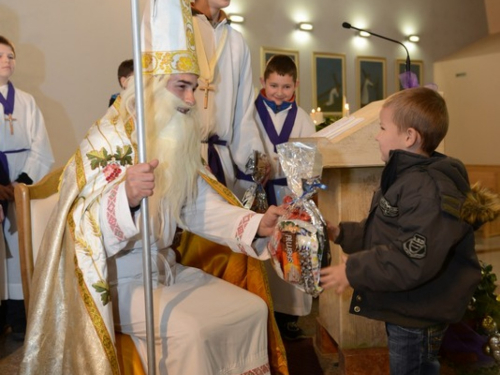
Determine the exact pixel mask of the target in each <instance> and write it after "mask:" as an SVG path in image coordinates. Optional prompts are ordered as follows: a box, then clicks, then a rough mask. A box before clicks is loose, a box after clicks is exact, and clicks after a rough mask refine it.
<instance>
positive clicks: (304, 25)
mask: <svg viewBox="0 0 500 375" xmlns="http://www.w3.org/2000/svg"><path fill="white" fill-rule="evenodd" d="M298 26H299V29H300V30H302V31H312V30H313V28H314V27H313V24H312V23H308V22H301V23H299V25H298Z"/></svg>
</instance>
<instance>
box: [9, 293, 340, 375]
mask: <svg viewBox="0 0 500 375" xmlns="http://www.w3.org/2000/svg"><path fill="white" fill-rule="evenodd" d="M317 316H318V302H317V301H314V303H313V309H312V312H311V314H310V315H308V316H307V317H301V318H300V320H299V325H300V326H301V327H302V329H303V330H304V331H305V333H306V334H307V336H311V337H312V336H314V335H315V333H316V317H317ZM316 353H317V354H318V361H319V363H320V365H321V367H322V368H323V370H324V375H338V374H339V370H338V366H337V356H335V355H326V354H325V355H321V354H320V353H319V352H318V351H316ZM21 359H22V343H20V342H17V341H14V340H12V338H11V336H10V335H9V334H8V333H6V334H3V335H1V336H0V374H1V375H16V374H17V372H18V369H19V363H20V362H21ZM304 375H307V374H304Z"/></svg>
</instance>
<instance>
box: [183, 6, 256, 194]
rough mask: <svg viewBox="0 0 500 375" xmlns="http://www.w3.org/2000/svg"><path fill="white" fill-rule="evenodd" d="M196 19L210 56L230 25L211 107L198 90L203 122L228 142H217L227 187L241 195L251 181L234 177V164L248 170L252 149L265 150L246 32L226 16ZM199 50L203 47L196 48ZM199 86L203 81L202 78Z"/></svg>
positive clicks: (209, 99) (219, 63) (196, 93)
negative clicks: (216, 21)
mask: <svg viewBox="0 0 500 375" xmlns="http://www.w3.org/2000/svg"><path fill="white" fill-rule="evenodd" d="M193 23H196V24H197V26H198V27H199V29H200V31H201V34H202V35H201V36H202V39H203V44H204V47H205V52H206V54H207V58H208V60H210V58H211V57H212V56H213V55H214V54H215V51H216V46H218V43H219V41H220V39H221V36H222V34H223V30H224V29H228V33H227V39H226V43H225V46H224V49H223V50H222V53H221V55H220V58H219V61H218V64H217V67H216V69H215V75H214V83H212V85H213V86H214V88H215V91H210V92H209V97H208V108H207V109H204V96H205V93H204V91H203V90H197V91H196V92H195V97H196V103H197V107H198V112H199V114H200V118H201V123H202V124H203V126H204V127H205V128H207V127H208V128H209V129H213V131H212V134H217V135H218V136H219V137H220V139H222V140H225V141H227V142H228V146H219V145H216V146H215V148H216V150H217V151H218V153H219V155H220V158H221V162H222V166H223V168H224V174H225V176H226V184H227V187H228V188H229V189H230V190H232V191H233V192H234V193H235V194H236V196H237V197H238V198H240V199H241V198H242V197H243V195H244V193H245V191H246V189H247V188H248V187H249V186H250V185H251V184H252V183H251V182H247V181H244V180H238V181H236V180H235V172H234V167H233V164H234V165H236V166H237V167H238V168H239V169H240V170H241V171H242V172H245V164H246V163H247V161H248V158H249V157H250V155H251V152H252V151H253V150H258V151H261V152H263V151H264V148H263V145H262V141H261V139H260V137H259V131H258V129H257V125H256V124H255V121H254V119H253V111H254V100H255V91H254V86H253V83H252V67H251V59H250V51H249V49H248V46H247V44H246V42H245V41H244V39H243V36H242V35H241V34H240V33H239V32H238V31H236V30H234V29H233V28H232V27H231V26H230V25H228V23H227V20H226V19H224V20H223V21H222V22H221V23H219V24H218V25H217V26H216V27H215V29H214V28H213V27H212V25H211V24H210V21H208V20H207V18H206V16H205V15H200V14H198V15H195V16H194V17H193ZM197 52H198V53H200V49H199V48H197ZM199 83H200V87H202V86H203V84H204V83H203V82H202V81H201V80H200V82H199ZM202 157H203V158H204V159H205V160H207V147H206V144H203V147H202Z"/></svg>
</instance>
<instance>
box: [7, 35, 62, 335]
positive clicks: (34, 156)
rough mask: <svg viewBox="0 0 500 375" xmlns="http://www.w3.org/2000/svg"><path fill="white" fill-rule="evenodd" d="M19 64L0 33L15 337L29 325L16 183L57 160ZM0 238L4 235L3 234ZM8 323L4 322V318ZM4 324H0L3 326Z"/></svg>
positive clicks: (10, 315)
mask: <svg viewBox="0 0 500 375" xmlns="http://www.w3.org/2000/svg"><path fill="white" fill-rule="evenodd" d="M15 68H16V51H15V48H14V45H13V44H12V42H10V41H9V40H8V39H7V38H5V37H3V36H0V201H1V207H2V210H3V212H4V214H5V220H4V222H3V236H4V237H5V243H2V244H0V267H1V268H3V270H2V272H0V275H1V276H0V297H1V302H0V304H1V305H2V306H1V307H0V308H2V309H7V312H6V314H7V322H6V324H7V325H9V326H10V327H11V329H12V332H13V334H14V338H15V339H23V337H24V331H25V328H26V321H25V318H24V315H25V313H24V301H23V290H22V283H21V269H20V263H19V249H18V233H17V225H16V216H15V205H14V184H15V183H18V182H23V183H25V184H28V185H29V184H32V183H34V182H37V181H39V180H40V179H41V178H42V177H43V176H45V174H47V172H49V170H50V168H51V167H52V165H53V163H54V157H53V155H52V149H51V147H50V142H49V138H48V135H47V131H46V129H45V123H44V120H43V116H42V113H41V112H40V109H39V108H38V106H37V105H36V102H35V99H34V98H33V96H31V95H30V94H28V93H26V92H24V91H22V90H20V89H19V88H17V87H14V85H13V84H12V82H11V81H10V78H11V76H12V75H13V74H14V70H15ZM0 237H1V236H0ZM2 323H4V322H2ZM3 328H4V326H3V324H2V326H1V327H0V330H1V329H3Z"/></svg>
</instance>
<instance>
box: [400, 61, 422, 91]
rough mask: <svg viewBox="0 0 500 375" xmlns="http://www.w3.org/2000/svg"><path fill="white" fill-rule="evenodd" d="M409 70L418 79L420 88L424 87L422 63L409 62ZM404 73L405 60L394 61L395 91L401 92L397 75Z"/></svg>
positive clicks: (401, 87)
mask: <svg viewBox="0 0 500 375" xmlns="http://www.w3.org/2000/svg"><path fill="white" fill-rule="evenodd" d="M410 63H411V67H410V70H411V71H412V72H413V73H415V75H416V76H417V79H418V83H419V84H420V86H423V85H424V62H423V61H421V60H411V61H410ZM404 72H406V60H403V59H398V60H396V81H395V82H396V87H397V88H398V89H397V91H401V90H403V86H401V81H400V79H399V75H400V74H401V73H404Z"/></svg>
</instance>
